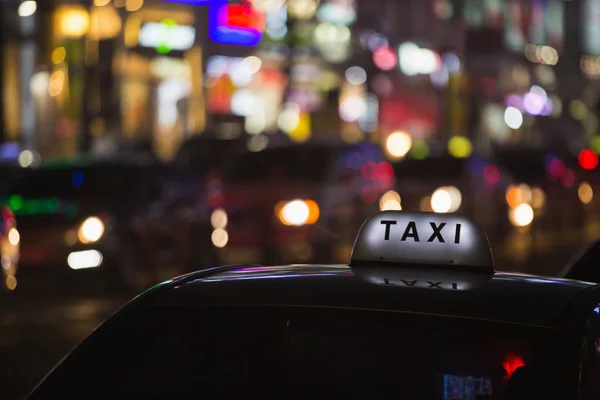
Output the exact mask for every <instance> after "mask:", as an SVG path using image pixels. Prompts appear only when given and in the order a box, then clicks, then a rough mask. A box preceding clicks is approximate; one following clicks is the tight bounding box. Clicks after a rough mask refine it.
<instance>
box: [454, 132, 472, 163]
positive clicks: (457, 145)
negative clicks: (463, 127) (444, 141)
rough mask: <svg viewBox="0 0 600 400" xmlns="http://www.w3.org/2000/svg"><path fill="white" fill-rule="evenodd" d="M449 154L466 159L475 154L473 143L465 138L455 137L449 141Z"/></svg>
mask: <svg viewBox="0 0 600 400" xmlns="http://www.w3.org/2000/svg"><path fill="white" fill-rule="evenodd" d="M448 152H449V153H450V155H451V156H453V157H456V158H466V157H469V156H470V155H471V153H472V152H473V147H472V145H471V141H470V140H469V139H468V138H466V137H464V136H454V137H453V138H452V139H450V140H449V141H448Z"/></svg>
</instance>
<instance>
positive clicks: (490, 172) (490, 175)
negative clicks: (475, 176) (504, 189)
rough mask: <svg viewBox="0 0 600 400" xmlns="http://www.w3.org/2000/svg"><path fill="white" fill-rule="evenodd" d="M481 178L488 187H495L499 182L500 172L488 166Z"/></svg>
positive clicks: (493, 166)
mask: <svg viewBox="0 0 600 400" xmlns="http://www.w3.org/2000/svg"><path fill="white" fill-rule="evenodd" d="M483 177H484V178H485V181H486V182H487V183H489V184H490V185H495V184H496V183H498V181H499V180H500V171H499V170H498V168H496V166H495V165H492V164H489V165H488V166H487V167H485V169H484V170H483Z"/></svg>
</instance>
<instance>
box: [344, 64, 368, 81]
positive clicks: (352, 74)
mask: <svg viewBox="0 0 600 400" xmlns="http://www.w3.org/2000/svg"><path fill="white" fill-rule="evenodd" d="M345 75H346V80H347V81H348V83H350V84H351V85H355V86H358V85H362V84H363V83H365V82H366V81H367V73H366V72H365V70H364V69H363V68H361V67H357V66H353V67H350V68H348V69H347V70H346V74H345Z"/></svg>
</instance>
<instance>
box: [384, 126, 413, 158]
mask: <svg viewBox="0 0 600 400" xmlns="http://www.w3.org/2000/svg"><path fill="white" fill-rule="evenodd" d="M411 146H412V138H411V137H410V135H409V134H408V133H406V132H404V131H396V132H393V133H392V134H390V136H388V138H387V140H386V141H385V149H386V151H387V153H388V155H389V156H390V157H391V158H396V159H400V158H402V157H404V156H406V154H407V153H408V152H409V151H410V148H411Z"/></svg>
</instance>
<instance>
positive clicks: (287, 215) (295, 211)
mask: <svg viewBox="0 0 600 400" xmlns="http://www.w3.org/2000/svg"><path fill="white" fill-rule="evenodd" d="M309 217H310V208H309V207H308V205H307V204H306V202H304V201H302V200H292V201H290V202H287V203H286V204H285V205H284V206H283V207H282V208H281V211H280V213H279V219H280V220H281V222H283V223H284V224H285V225H294V226H302V225H304V224H306V223H307V222H308V220H309Z"/></svg>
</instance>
